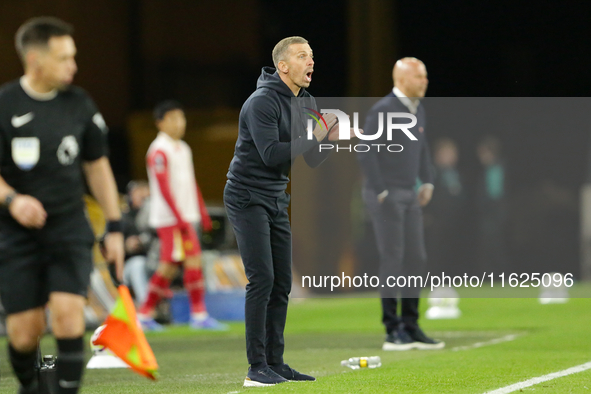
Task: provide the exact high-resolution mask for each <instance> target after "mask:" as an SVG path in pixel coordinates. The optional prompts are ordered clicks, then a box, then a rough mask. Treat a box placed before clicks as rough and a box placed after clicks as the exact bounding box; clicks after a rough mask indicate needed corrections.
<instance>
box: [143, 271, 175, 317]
mask: <svg viewBox="0 0 591 394" xmlns="http://www.w3.org/2000/svg"><path fill="white" fill-rule="evenodd" d="M168 286H170V281H169V280H168V279H166V278H165V277H164V276H162V275H160V274H159V273H158V272H156V273H154V275H152V279H150V284H149V285H148V296H147V297H146V301H145V302H144V305H142V306H141V308H140V310H139V312H140V313H141V314H142V315H150V314H151V313H152V312H153V311H154V308H156V305H158V303H159V302H160V300H161V299H162V297H164V296H165V295H166V292H167V291H168Z"/></svg>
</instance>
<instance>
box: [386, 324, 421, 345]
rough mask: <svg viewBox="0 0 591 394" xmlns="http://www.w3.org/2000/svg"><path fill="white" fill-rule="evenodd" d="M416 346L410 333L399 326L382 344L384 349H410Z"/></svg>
mask: <svg viewBox="0 0 591 394" xmlns="http://www.w3.org/2000/svg"><path fill="white" fill-rule="evenodd" d="M413 347H415V343H414V341H413V340H412V338H411V337H410V336H409V335H408V333H407V332H406V331H405V330H404V329H402V328H398V329H396V330H394V331H392V332H391V333H389V334H388V336H387V337H386V341H385V342H384V344H383V345H382V350H410V349H412V348H413Z"/></svg>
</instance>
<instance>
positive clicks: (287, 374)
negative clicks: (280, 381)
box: [271, 364, 316, 382]
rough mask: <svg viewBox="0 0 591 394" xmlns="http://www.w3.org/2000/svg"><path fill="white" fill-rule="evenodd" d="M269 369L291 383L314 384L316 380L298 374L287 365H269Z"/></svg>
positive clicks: (312, 377)
mask: <svg viewBox="0 0 591 394" xmlns="http://www.w3.org/2000/svg"><path fill="white" fill-rule="evenodd" d="M271 369H272V370H273V371H275V372H276V373H277V374H278V375H280V376H283V377H284V378H285V379H287V380H289V381H291V382H314V381H315V380H316V378H315V377H314V376H310V375H306V374H303V373H301V372H298V371H296V370H295V369H293V368H291V367H290V366H289V365H287V364H281V365H271Z"/></svg>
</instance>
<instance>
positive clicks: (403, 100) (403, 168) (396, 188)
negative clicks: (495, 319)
mask: <svg viewBox="0 0 591 394" xmlns="http://www.w3.org/2000/svg"><path fill="white" fill-rule="evenodd" d="M392 74H393V75H392V76H393V79H394V88H393V89H392V91H390V93H388V94H387V95H386V96H385V97H383V98H382V99H381V100H379V101H378V102H377V103H376V104H375V105H374V106H373V107H372V109H371V110H370V112H369V113H368V115H367V120H366V123H365V127H364V128H363V129H364V130H365V131H366V133H368V134H372V133H374V132H375V130H377V129H378V127H379V117H380V116H381V115H380V113H381V114H386V113H410V114H412V115H414V116H415V118H416V125H414V126H413V127H412V128H410V127H409V131H410V133H411V134H412V135H413V136H414V140H413V139H409V138H410V137H409V136H408V135H405V134H403V133H393V134H392V135H391V136H390V137H388V138H390V140H389V141H388V140H386V138H387V137H386V135H385V134H386V133H383V134H382V136H381V137H380V138H378V139H377V140H376V142H378V143H385V144H392V143H395V144H398V145H400V146H402V148H403V149H402V150H400V151H399V152H389V151H384V150H382V151H381V152H376V151H368V152H362V153H358V154H357V157H358V159H359V164H360V167H361V172H362V173H363V175H364V181H365V182H364V187H363V200H364V202H365V205H366V207H367V210H368V211H369V214H370V216H371V219H372V223H373V227H374V234H375V237H376V241H377V246H378V250H379V253H380V282H381V283H383V284H386V283H388V280H389V278H391V277H396V278H398V277H400V276H401V275H403V274H404V275H405V276H407V278H408V277H409V276H417V275H422V274H423V271H424V268H425V263H426V259H427V256H426V252H425V242H424V235H423V217H422V211H421V207H422V206H425V205H427V204H428V203H429V201H430V200H431V196H432V193H433V170H432V164H431V158H430V153H429V147H428V144H427V138H426V136H425V128H426V115H425V109H424V108H423V106H422V105H421V104H420V99H421V98H423V97H424V96H425V92H426V91H427V85H428V80H427V69H426V68H425V65H424V64H423V62H422V61H420V60H418V59H415V58H404V59H400V60H398V61H397V62H396V64H395V65H394V70H393V72H392ZM403 122H406V120H404V121H403ZM417 178H418V179H420V181H421V182H422V185H421V186H420V187H419V189H418V191H416V192H415V186H416V184H417ZM404 283H405V285H404V286H403V285H402V284H401V285H400V287H401V288H400V290H401V295H400V298H401V299H400V304H401V312H400V314H398V313H397V307H398V302H397V299H396V296H397V294H396V293H397V290H398V288H397V287H396V288H389V287H383V288H382V294H381V296H382V312H383V315H382V322H383V323H384V326H385V328H386V333H387V337H386V341H385V342H384V345H383V347H382V349H383V350H409V349H412V348H418V349H440V348H442V347H443V346H444V345H445V344H444V343H443V342H441V341H437V340H434V339H431V338H429V337H427V336H426V335H425V334H424V333H423V332H422V331H421V329H420V328H419V325H418V319H419V293H420V291H421V288H420V286H417V285H416V282H415V283H414V285H413V284H411V283H412V282H411V280H410V279H409V280H408V281H405V282H404Z"/></svg>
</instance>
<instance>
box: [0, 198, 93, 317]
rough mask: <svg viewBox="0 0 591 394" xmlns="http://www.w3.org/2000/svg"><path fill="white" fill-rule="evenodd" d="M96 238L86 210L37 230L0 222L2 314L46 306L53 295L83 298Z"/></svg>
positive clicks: (51, 220)
mask: <svg viewBox="0 0 591 394" xmlns="http://www.w3.org/2000/svg"><path fill="white" fill-rule="evenodd" d="M93 243H94V235H93V233H92V230H91V229H90V226H89V224H88V220H87V219H86V216H85V214H84V211H82V210H80V211H76V212H71V213H68V214H62V215H57V216H53V217H52V216H50V217H49V218H48V220H47V222H46V224H45V226H44V227H43V228H42V229H40V230H30V229H26V228H24V227H22V226H20V225H19V224H18V223H16V222H15V221H14V220H12V219H8V218H6V217H3V218H1V219H0V297H1V300H2V304H3V305H4V309H5V310H6V313H8V314H12V313H17V312H22V311H26V310H29V309H33V308H37V307H41V306H44V305H45V304H46V303H47V301H48V300H49V294H50V293H52V292H65V293H72V294H78V295H81V296H84V297H86V294H87V290H88V285H89V283H90V273H91V272H92V269H93V264H92V245H93Z"/></svg>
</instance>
